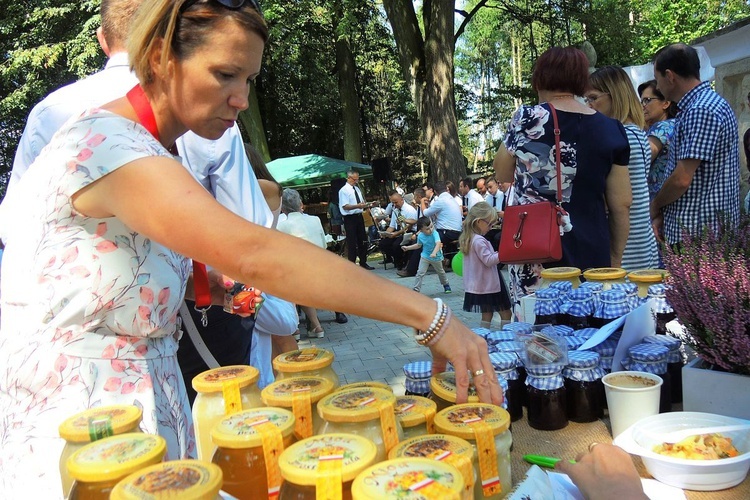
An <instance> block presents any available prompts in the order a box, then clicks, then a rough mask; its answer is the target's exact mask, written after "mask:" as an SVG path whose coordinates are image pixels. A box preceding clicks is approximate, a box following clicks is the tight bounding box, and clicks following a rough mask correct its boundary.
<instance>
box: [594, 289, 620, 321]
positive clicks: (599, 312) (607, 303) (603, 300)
mask: <svg viewBox="0 0 750 500" xmlns="http://www.w3.org/2000/svg"><path fill="white" fill-rule="evenodd" d="M629 312H630V307H629V306H628V296H627V294H626V293H625V291H624V290H617V289H610V290H604V291H603V292H602V293H601V295H600V296H599V305H598V306H597V307H596V309H595V310H594V316H593V317H592V318H591V324H590V326H592V327H594V328H601V327H603V326H604V325H606V324H607V323H610V322H612V321H614V320H616V319H617V318H619V317H620V316H624V315H626V314H628V313H629Z"/></svg>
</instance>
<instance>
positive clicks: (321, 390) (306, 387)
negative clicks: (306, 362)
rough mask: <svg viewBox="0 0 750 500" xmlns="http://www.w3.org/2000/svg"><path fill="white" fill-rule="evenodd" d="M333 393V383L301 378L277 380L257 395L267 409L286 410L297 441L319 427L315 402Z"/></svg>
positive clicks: (325, 379)
mask: <svg viewBox="0 0 750 500" xmlns="http://www.w3.org/2000/svg"><path fill="white" fill-rule="evenodd" d="M331 392H333V382H331V380H330V379H327V378H323V377H320V376H317V375H304V376H300V377H289V378H285V379H283V380H277V381H276V382H274V383H272V384H271V385H269V386H267V387H266V388H265V389H263V390H262V391H261V393H260V396H261V397H262V398H263V402H264V403H265V404H266V405H268V406H278V407H280V408H286V409H287V410H291V411H292V412H293V413H294V419H295V424H294V434H295V436H296V437H297V439H304V438H309V437H310V436H312V435H313V431H314V429H317V428H319V427H320V426H321V424H322V421H321V419H320V415H318V411H317V408H318V401H320V400H321V399H323V398H324V397H325V396H328V395H329V394H330V393H331Z"/></svg>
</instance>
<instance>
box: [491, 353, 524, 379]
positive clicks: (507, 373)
mask: <svg viewBox="0 0 750 500" xmlns="http://www.w3.org/2000/svg"><path fill="white" fill-rule="evenodd" d="M490 362H492V366H493V367H494V368H495V373H497V376H498V378H503V379H506V380H516V379H517V378H518V370H517V369H516V368H518V366H519V365H520V364H521V361H520V359H519V358H518V356H516V355H515V354H514V353H512V352H496V353H493V354H490Z"/></svg>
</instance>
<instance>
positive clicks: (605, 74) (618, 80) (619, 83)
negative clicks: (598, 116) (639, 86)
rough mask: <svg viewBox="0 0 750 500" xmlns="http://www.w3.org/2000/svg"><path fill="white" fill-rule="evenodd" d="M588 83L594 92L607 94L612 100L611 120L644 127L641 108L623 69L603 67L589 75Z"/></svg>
mask: <svg viewBox="0 0 750 500" xmlns="http://www.w3.org/2000/svg"><path fill="white" fill-rule="evenodd" d="M589 83H590V85H591V87H592V88H593V89H594V90H598V91H599V92H604V93H606V94H609V97H610V99H611V100H612V116H611V118H614V119H615V120H618V121H619V122H620V123H633V124H635V125H637V126H638V128H643V127H644V126H645V124H646V119H645V118H644V116H643V106H641V101H640V99H638V94H636V93H635V89H634V88H633V83H632V82H631V81H630V77H629V76H628V74H627V73H625V70H624V69H622V68H620V67H619V66H604V67H603V68H600V69H598V70H596V71H594V72H593V73H591V76H590V77H589Z"/></svg>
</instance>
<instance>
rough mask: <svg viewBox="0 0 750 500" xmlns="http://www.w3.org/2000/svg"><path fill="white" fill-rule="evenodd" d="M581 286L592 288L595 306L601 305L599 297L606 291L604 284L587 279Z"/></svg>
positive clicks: (587, 288)
mask: <svg viewBox="0 0 750 500" xmlns="http://www.w3.org/2000/svg"><path fill="white" fill-rule="evenodd" d="M581 288H585V289H586V290H591V296H592V297H593V298H594V307H596V306H597V305H599V297H600V296H601V293H602V291H604V285H603V284H602V283H601V282H599V281H585V282H583V283H581Z"/></svg>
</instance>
